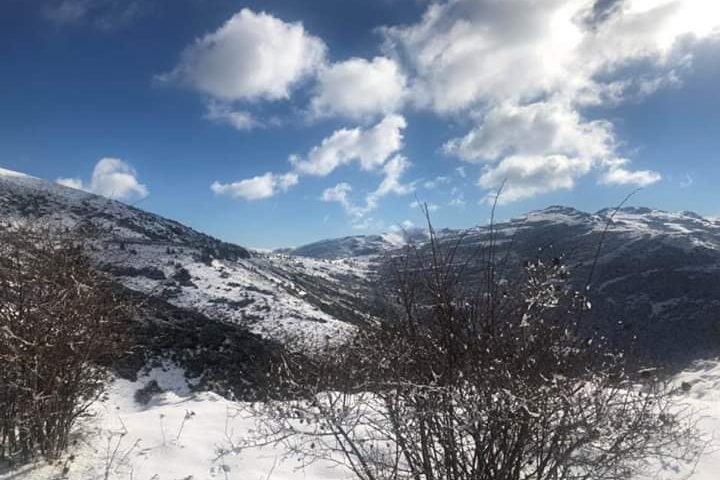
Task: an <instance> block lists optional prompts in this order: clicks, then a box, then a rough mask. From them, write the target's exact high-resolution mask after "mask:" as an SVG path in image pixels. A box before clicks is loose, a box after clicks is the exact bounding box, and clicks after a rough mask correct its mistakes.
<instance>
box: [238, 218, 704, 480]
mask: <svg viewBox="0 0 720 480" xmlns="http://www.w3.org/2000/svg"><path fill="white" fill-rule="evenodd" d="M430 234H431V235H430V245H429V247H428V248H427V249H419V248H412V247H411V248H409V249H408V251H407V254H406V255H405V256H402V257H399V258H396V259H394V260H393V262H392V265H393V268H392V269H391V270H390V271H391V272H392V275H393V277H394V278H393V281H392V283H391V289H390V291H389V294H390V295H391V297H392V298H390V300H391V301H390V303H389V306H388V309H387V314H386V318H385V321H383V322H379V323H377V324H375V325H371V326H369V327H368V328H365V329H361V330H359V331H358V333H357V334H356V336H355V337H354V338H352V339H351V340H350V341H349V342H348V343H346V344H343V345H339V346H338V345H335V346H333V345H329V346H328V347H327V348H326V350H325V351H324V352H323V354H321V355H317V356H314V357H311V358H309V359H308V358H306V357H301V356H293V355H286V356H285V359H284V362H283V363H282V364H280V365H278V367H277V372H276V373H275V375H276V378H278V379H279V381H280V385H279V386H278V396H277V397H276V398H275V399H272V400H269V401H268V402H265V403H257V404H254V405H253V408H252V411H251V412H250V413H252V414H253V415H256V416H257V418H259V423H258V428H257V432H256V436H255V437H254V438H252V439H251V440H249V441H248V442H247V446H258V445H264V444H275V443H281V444H282V445H283V446H284V447H285V448H286V449H287V451H288V452H289V454H290V455H293V456H299V457H300V458H301V459H302V460H304V462H313V461H316V460H319V459H322V460H325V461H332V462H336V463H338V464H339V465H342V466H344V467H346V468H348V469H349V470H350V471H352V472H353V473H354V475H355V476H356V477H357V478H359V479H362V480H380V479H393V480H394V479H415V480H421V479H422V480H470V479H473V480H485V479H486V480H525V479H527V480H529V479H533V480H566V479H573V480H575V479H577V480H580V479H624V478H630V477H631V476H632V475H634V474H636V473H638V472H642V471H643V470H644V468H646V467H647V462H648V461H652V460H661V461H678V462H691V461H692V460H693V459H695V458H697V455H698V454H699V448H700V447H701V444H700V442H699V439H698V437H697V434H696V429H695V427H694V421H693V417H692V415H691V414H690V412H688V411H686V410H685V409H683V408H682V406H681V405H679V404H678V403H677V401H676V400H675V396H674V394H675V391H674V390H673V389H672V388H671V387H670V386H669V385H668V384H666V383H665V382H664V381H663V379H662V375H661V374H660V372H659V371H657V370H653V369H648V368H643V366H641V365H634V364H630V363H629V362H627V361H626V359H625V356H624V355H623V354H622V353H621V352H617V351H613V350H611V349H610V348H609V347H608V344H607V342H606V340H605V338H604V337H602V336H600V335H599V334H597V333H595V331H594V330H593V328H592V325H585V324H582V323H581V322H582V321H583V318H584V317H583V312H584V311H585V310H586V309H587V308H589V304H588V302H587V299H586V298H585V296H584V295H582V294H580V293H577V292H573V291H571V290H569V289H568V288H567V287H566V283H565V278H566V276H567V269H566V267H565V266H564V265H563V262H562V261H561V259H550V260H549V261H540V260H536V261H532V262H528V263H527V264H526V266H525V269H524V273H523V275H522V277H521V278H519V279H518V280H509V279H507V278H504V277H503V275H502V272H501V266H502V264H503V261H502V259H501V260H500V261H498V260H497V259H495V258H494V253H493V251H492V249H493V245H492V241H491V242H490V245H489V246H485V247H484V248H483V249H482V250H479V253H478V255H477V256H476V257H475V259H474V260H473V261H477V262H479V265H480V266H481V272H482V275H480V276H481V277H482V281H481V282H480V283H479V284H478V282H473V283H468V282H465V281H464V275H466V274H467V272H468V271H469V270H472V269H473V268H474V269H475V273H477V267H478V265H475V266H474V267H473V266H471V265H469V263H468V262H470V261H471V260H464V261H462V262H461V261H459V260H458V259H457V258H456V253H457V245H455V246H449V247H443V246H442V245H441V244H440V242H438V241H437V239H436V237H435V235H434V232H433V231H432V228H430ZM471 267H472V268H471ZM585 321H587V320H585ZM280 393H281V394H282V395H280ZM288 397H290V398H291V400H288Z"/></svg>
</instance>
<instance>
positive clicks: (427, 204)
mask: <svg viewBox="0 0 720 480" xmlns="http://www.w3.org/2000/svg"><path fill="white" fill-rule="evenodd" d="M425 207H427V209H428V211H429V212H437V211H438V210H440V206H439V205H437V204H434V203H432V202H424V203H420V202H419V201H417V200H415V201H413V202H410V208H425Z"/></svg>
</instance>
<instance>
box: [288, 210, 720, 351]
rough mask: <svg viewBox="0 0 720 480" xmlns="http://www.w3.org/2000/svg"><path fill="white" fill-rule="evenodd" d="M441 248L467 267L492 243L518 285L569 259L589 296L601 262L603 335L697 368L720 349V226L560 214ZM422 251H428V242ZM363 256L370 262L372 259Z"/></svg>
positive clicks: (597, 294)
mask: <svg viewBox="0 0 720 480" xmlns="http://www.w3.org/2000/svg"><path fill="white" fill-rule="evenodd" d="M369 238H371V237H362V236H360V237H350V238H343V239H338V240H327V241H324V242H318V243H315V244H312V245H311V246H308V247H299V248H297V249H295V250H294V252H293V253H295V252H302V254H305V255H313V254H316V255H319V256H327V255H328V252H333V255H335V254H336V253H337V252H341V251H350V252H352V249H346V248H344V247H345V245H348V244H361V245H365V244H368V239H369ZM438 238H439V241H440V243H441V244H442V245H445V246H446V247H447V248H450V246H453V245H455V244H456V243H457V244H459V254H458V259H459V261H461V260H463V259H468V258H471V257H473V256H477V255H479V254H481V253H482V252H483V251H485V250H486V249H487V247H488V245H490V241H491V238H492V239H493V240H494V244H495V245H496V249H497V256H498V257H502V258H503V259H505V256H506V255H507V265H508V268H507V270H506V272H507V274H508V275H511V274H513V273H515V274H516V273H517V272H519V270H520V268H521V265H522V263H523V262H524V261H526V260H531V259H535V258H549V259H551V258H556V257H557V258H563V259H564V261H565V262H566V263H567V264H568V265H569V267H570V271H571V279H570V281H571V283H572V284H573V286H574V287H575V288H577V289H579V290H581V289H583V288H584V287H585V284H586V282H587V281H588V279H589V277H590V271H591V268H592V265H593V263H594V262H595V257H596V254H598V253H599V254H598V256H597V257H598V258H597V266H596V268H595V269H594V272H593V276H592V281H591V282H590V285H589V287H590V288H589V295H590V298H591V300H592V306H593V308H592V314H591V317H592V318H591V320H592V321H593V322H594V325H595V326H596V327H597V328H601V329H604V330H607V331H608V332H616V333H614V336H615V337H616V338H615V340H616V341H617V342H618V343H619V344H622V345H623V346H625V347H626V348H629V349H631V350H636V351H639V352H642V353H644V354H645V353H649V354H651V355H653V356H656V357H659V358H662V359H665V360H669V359H671V360H673V361H674V360H679V361H685V360H691V359H693V358H697V357H699V356H702V355H705V354H708V353H711V352H714V351H717V350H718V347H720V221H718V220H717V219H709V218H703V217H701V216H699V215H697V214H695V213H692V212H680V213H670V212H664V211H661V210H653V209H649V208H634V207H628V208H622V209H620V210H617V211H616V210H615V209H605V210H601V211H599V212H597V213H594V214H591V213H585V212H581V211H579V210H576V209H573V208H568V207H560V206H552V207H548V208H546V209H544V210H539V211H534V212H530V213H528V214H526V215H524V216H522V217H519V218H515V219H512V220H509V221H504V222H499V223H497V224H495V225H493V226H492V229H491V228H490V226H478V227H473V228H469V229H464V230H450V229H444V230H441V231H439V232H438ZM601 242H602V247H600V244H601ZM377 244H378V243H377V242H376V243H373V245H377ZM416 244H417V245H418V247H419V248H420V249H421V250H422V248H424V247H423V243H422V240H421V239H420V240H418V241H416ZM319 246H322V248H318V247H319ZM598 249H599V250H598ZM395 253H397V250H395ZM375 254H376V255H380V254H382V255H392V254H393V250H392V246H390V245H387V244H380V248H377V249H376V250H375ZM361 255H363V256H365V255H367V253H366V252H365V251H364V250H363V253H362V254H361ZM483 265H484V264H483V263H482V262H479V263H478V264H477V266H476V269H475V271H473V270H472V269H469V270H468V279H469V280H468V281H472V279H473V274H477V273H480V272H479V269H481V268H483ZM617 325H621V326H622V329H620V330H618V329H617V328H615V327H616V326H617ZM618 331H619V332H620V333H617V332H618Z"/></svg>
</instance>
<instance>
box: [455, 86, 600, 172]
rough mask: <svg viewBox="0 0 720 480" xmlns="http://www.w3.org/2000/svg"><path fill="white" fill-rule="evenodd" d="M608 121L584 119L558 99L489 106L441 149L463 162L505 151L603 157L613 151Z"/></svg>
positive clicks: (496, 157) (482, 159) (484, 159)
mask: <svg viewBox="0 0 720 480" xmlns="http://www.w3.org/2000/svg"><path fill="white" fill-rule="evenodd" d="M613 148H614V137H613V132H612V125H611V124H610V123H609V122H607V121H602V120H598V121H592V122H590V121H586V120H583V119H582V117H581V116H580V114H579V112H578V111H577V110H575V109H573V108H572V106H570V105H568V104H566V103H563V102H561V101H559V100H554V99H552V100H548V101H545V102H537V103H533V104H530V105H523V106H518V105H515V104H512V103H506V104H501V105H498V106H496V107H493V108H491V109H489V110H488V112H487V113H486V114H485V115H484V117H483V118H482V120H481V122H480V125H478V126H477V127H476V128H475V129H473V130H471V131H470V132H469V133H468V134H467V135H465V136H464V137H462V138H458V139H454V140H451V141H450V142H448V143H446V144H445V146H444V149H445V151H446V152H448V153H452V154H455V155H457V156H458V157H460V158H461V159H463V160H466V161H468V162H481V163H482V162H485V163H492V162H495V161H496V160H499V159H500V158H502V157H505V156H508V155H525V156H527V155H532V156H539V155H545V154H562V155H568V156H573V157H580V156H583V157H588V158H598V159H601V158H607V157H610V156H612V155H613Z"/></svg>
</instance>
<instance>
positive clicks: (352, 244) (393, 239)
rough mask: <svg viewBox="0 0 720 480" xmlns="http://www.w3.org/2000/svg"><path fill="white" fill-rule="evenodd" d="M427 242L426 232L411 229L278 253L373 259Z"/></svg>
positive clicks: (329, 257)
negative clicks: (404, 246) (407, 246)
mask: <svg viewBox="0 0 720 480" xmlns="http://www.w3.org/2000/svg"><path fill="white" fill-rule="evenodd" d="M424 240H427V234H426V232H425V230H423V229H418V228H411V229H407V230H398V231H394V232H388V233H384V234H382V235H354V236H349V237H342V238H332V239H327V240H320V241H318V242H313V243H308V244H306V245H303V246H300V247H296V248H281V249H277V250H275V252H276V253H284V254H287V255H292V256H296V257H310V258H321V259H326V260H337V259H342V258H356V259H357V258H366V259H368V258H372V257H379V256H381V255H383V254H385V253H388V252H392V251H393V250H396V249H398V248H399V247H402V246H403V245H406V244H407V243H408V242H418V241H424Z"/></svg>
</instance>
